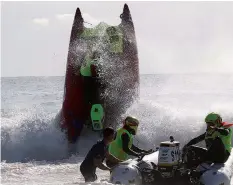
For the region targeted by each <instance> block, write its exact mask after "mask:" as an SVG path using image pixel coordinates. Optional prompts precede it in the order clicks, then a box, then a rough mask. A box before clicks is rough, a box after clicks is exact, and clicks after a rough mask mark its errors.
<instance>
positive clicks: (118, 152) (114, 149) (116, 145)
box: [109, 128, 133, 161]
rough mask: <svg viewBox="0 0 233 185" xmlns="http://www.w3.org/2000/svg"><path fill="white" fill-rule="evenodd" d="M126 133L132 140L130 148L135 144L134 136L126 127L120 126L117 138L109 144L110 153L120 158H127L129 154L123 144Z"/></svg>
mask: <svg viewBox="0 0 233 185" xmlns="http://www.w3.org/2000/svg"><path fill="white" fill-rule="evenodd" d="M124 133H126V134H127V135H128V136H129V138H130V140H129V145H128V146H129V148H131V147H132V144H133V136H132V135H131V134H130V133H129V132H128V131H127V130H126V129H124V128H120V129H118V130H117V135H116V139H115V140H114V141H113V142H112V143H111V144H110V145H109V153H110V154H112V155H113V156H115V157H116V158H118V159H120V160H123V161H124V160H127V158H128V154H127V153H125V152H124V150H123V145H122V139H121V136H122V134H124Z"/></svg>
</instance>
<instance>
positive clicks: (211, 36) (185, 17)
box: [1, 1, 233, 77]
mask: <svg viewBox="0 0 233 185" xmlns="http://www.w3.org/2000/svg"><path fill="white" fill-rule="evenodd" d="M124 3H125V2H120V1H118V2H87V1H85V2H84V1H83V2H43V1H41V2H2V5H1V76H5V77H6V76H64V75H65V69H66V60H67V52H68V45H69V37H70V31H71V26H72V22H73V16H74V13H75V10H76V8H77V7H79V8H80V10H81V12H82V14H83V17H84V19H85V21H86V22H89V23H92V24H94V25H95V24H97V23H98V22H100V21H105V22H107V23H108V24H111V25H118V24H119V23H120V18H119V15H120V14H121V13H122V9H123V6H124ZM127 4H128V5H129V8H130V11H131V15H132V18H133V21H134V26H135V31H136V37H137V45H138V51H139V62H140V73H141V74H158V73H205V72H206V73H233V11H232V10H233V2H232V1H226V2H221V1H220V2H217V1H215V2H208V1H207V2H201V1H196V2H188V1H187V2H185V1H180V2H174V1H170V2H163V1H160V2H158V1H157V2H132V1H130V2H127Z"/></svg>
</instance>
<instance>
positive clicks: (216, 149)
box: [183, 112, 233, 166]
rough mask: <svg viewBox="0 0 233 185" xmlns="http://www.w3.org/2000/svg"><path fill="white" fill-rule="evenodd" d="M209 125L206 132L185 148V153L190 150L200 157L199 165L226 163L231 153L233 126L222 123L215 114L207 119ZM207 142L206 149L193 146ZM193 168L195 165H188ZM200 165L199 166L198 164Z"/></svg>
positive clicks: (219, 117)
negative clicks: (232, 127) (232, 128)
mask: <svg viewBox="0 0 233 185" xmlns="http://www.w3.org/2000/svg"><path fill="white" fill-rule="evenodd" d="M205 122H206V125H207V128H206V132H205V133H204V134H201V135H200V136H198V137H196V138H194V139H192V140H191V141H189V142H188V144H186V145H185V146H184V148H183V151H186V150H187V149H189V151H192V152H194V153H195V155H196V156H198V157H199V161H198V163H199V164H201V163H204V162H205V163H208V164H209V163H225V162H226V161H227V159H228V158H229V156H230V153H231V148H232V147H231V140H232V130H231V128H230V127H231V126H232V125H233V124H228V123H225V122H222V118H221V116H220V115H219V114H216V113H214V112H212V113H210V114H208V115H207V116H206V118H205ZM203 140H204V141H205V144H206V148H202V147H198V146H193V145H195V144H197V143H199V142H201V141H203ZM188 165H190V166H192V165H193V164H188ZM196 165H198V164H196Z"/></svg>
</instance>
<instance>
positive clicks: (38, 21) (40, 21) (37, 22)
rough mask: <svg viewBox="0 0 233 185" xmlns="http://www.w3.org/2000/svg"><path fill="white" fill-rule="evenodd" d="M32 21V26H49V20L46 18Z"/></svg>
mask: <svg viewBox="0 0 233 185" xmlns="http://www.w3.org/2000/svg"><path fill="white" fill-rule="evenodd" d="M32 21H33V23H34V24H38V25H41V26H48V25H49V19H46V18H35V19H33V20H32Z"/></svg>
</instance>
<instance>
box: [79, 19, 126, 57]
mask: <svg viewBox="0 0 233 185" xmlns="http://www.w3.org/2000/svg"><path fill="white" fill-rule="evenodd" d="M80 38H81V39H84V40H91V42H96V41H97V42H99V41H101V40H102V39H103V40H102V41H103V43H104V42H105V41H106V42H107V44H108V45H109V47H108V49H109V51H110V52H111V53H123V33H122V31H121V29H120V28H119V27H118V26H109V25H108V24H106V23H104V22H101V23H99V24H98V25H97V26H95V27H94V28H85V29H84V31H83V33H82V34H81V35H80ZM101 38H102V39H101ZM104 40H105V41H104ZM92 44H93V43H92Z"/></svg>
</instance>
